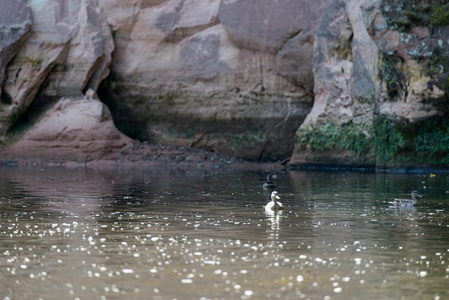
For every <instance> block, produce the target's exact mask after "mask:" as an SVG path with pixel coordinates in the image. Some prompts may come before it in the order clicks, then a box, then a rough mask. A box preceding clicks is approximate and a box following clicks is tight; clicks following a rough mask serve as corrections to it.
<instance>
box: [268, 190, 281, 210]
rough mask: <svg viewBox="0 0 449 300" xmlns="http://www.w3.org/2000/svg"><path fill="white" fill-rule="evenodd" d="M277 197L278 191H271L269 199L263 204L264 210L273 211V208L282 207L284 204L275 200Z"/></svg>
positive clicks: (278, 208)
mask: <svg viewBox="0 0 449 300" xmlns="http://www.w3.org/2000/svg"><path fill="white" fill-rule="evenodd" d="M279 199H281V197H279V195H278V192H276V191H273V192H272V193H271V201H270V202H268V203H267V205H265V210H266V211H273V210H280V209H284V205H282V203H281V202H279V201H277V200H279Z"/></svg>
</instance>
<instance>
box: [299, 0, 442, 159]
mask: <svg viewBox="0 0 449 300" xmlns="http://www.w3.org/2000/svg"><path fill="white" fill-rule="evenodd" d="M418 2H423V3H414V4H412V3H408V2H407V1H352V0H346V1H342V0H340V1H335V2H334V3H333V6H331V7H330V8H329V10H328V11H327V12H326V13H325V14H324V17H323V19H322V21H321V25H320V29H319V31H318V33H317V38H316V46H315V48H314V54H313V57H314V65H313V70H314V75H315V88H314V92H315V102H314V106H313V109H312V111H311V112H310V114H309V115H308V116H307V118H306V120H305V122H304V123H303V124H302V125H301V128H300V129H299V130H298V133H297V141H298V142H297V145H296V149H295V153H294V155H293V157H292V160H291V162H292V163H293V164H301V163H316V162H322V163H339V164H341V163H343V164H346V163H349V164H354V163H360V164H366V163H368V164H379V163H386V162H392V161H394V160H396V161H398V160H399V161H400V160H401V159H403V160H409V159H410V158H416V155H419V153H417V152H420V151H421V150H422V149H423V148H425V147H420V143H421V142H420V137H424V136H426V135H431V134H430V133H429V134H428V133H427V132H424V130H423V128H419V127H420V126H422V125H423V123H426V120H429V119H430V118H438V116H440V117H441V116H445V115H447V112H448V111H447V94H446V92H447V91H448V87H449V86H448V85H447V83H446V82H448V81H446V78H447V75H448V72H447V67H449V64H448V63H449V61H445V59H442V58H444V57H445V55H446V54H444V53H442V51H441V49H440V48H441V47H443V43H444V42H443V39H442V38H443V37H444V36H446V34H447V28H448V25H449V14H448V16H447V20H446V21H445V22H446V23H444V24H440V25H439V26H435V25H436V24H432V25H433V26H430V24H428V25H429V26H428V27H426V26H423V25H422V24H425V21H424V20H420V21H417V23H418V24H417V25H413V24H412V23H410V22H409V21H410V20H407V24H408V26H407V28H403V29H402V30H399V28H398V24H397V23H398V22H399V21H398V18H399V19H401V20H404V19H403V18H406V17H407V16H408V17H410V16H416V15H415V13H416V11H415V10H418V11H419V10H420V8H419V6H420V5H424V4H425V3H426V2H429V1H418ZM429 5H430V2H429ZM432 5H433V6H432V8H429V11H428V12H427V14H428V16H430V17H432V14H434V13H435V11H437V10H438V9H441V5H440V4H435V3H434V4H432ZM408 9H409V10H408ZM398 12H401V14H402V15H401V14H399V15H398ZM424 14H425V13H424ZM423 17H425V16H423ZM402 22H405V21H402ZM427 22H428V23H429V20H428V21H427ZM430 22H431V21H430ZM444 40H445V39H444ZM440 44H441V45H440ZM442 54H443V55H442ZM429 66H430V69H432V68H433V69H435V68H436V69H438V70H439V71H437V72H434V71H433V72H431V71H430V70H429ZM444 103H446V104H444ZM436 123H438V124H440V123H441V122H439V121H436ZM445 134H447V133H445ZM424 139H427V140H428V142H429V143H434V141H430V140H429V137H424ZM435 142H437V141H435ZM424 146H425V145H424ZM420 149H421V150H420ZM439 151H441V149H440V150H439ZM433 154H436V153H433Z"/></svg>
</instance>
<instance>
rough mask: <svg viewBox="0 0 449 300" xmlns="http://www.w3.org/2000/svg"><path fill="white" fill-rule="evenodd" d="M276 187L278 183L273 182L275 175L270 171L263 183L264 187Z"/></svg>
mask: <svg viewBox="0 0 449 300" xmlns="http://www.w3.org/2000/svg"><path fill="white" fill-rule="evenodd" d="M275 187H276V183H274V182H273V176H272V175H271V174H270V173H268V175H267V180H266V182H265V183H264V184H263V188H264V189H274V188H275Z"/></svg>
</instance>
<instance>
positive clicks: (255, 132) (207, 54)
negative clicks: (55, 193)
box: [100, 0, 326, 160]
mask: <svg viewBox="0 0 449 300" xmlns="http://www.w3.org/2000/svg"><path fill="white" fill-rule="evenodd" d="M144 3H145V5H144ZM103 5H104V10H105V13H106V15H107V16H108V22H109V24H110V25H111V28H112V30H113V31H114V32H115V33H116V34H115V43H116V47H117V48H116V51H115V52H114V56H113V63H112V65H111V76H110V77H108V78H107V79H106V80H105V81H104V84H103V86H102V88H101V91H100V93H101V98H102V99H104V101H106V103H107V104H108V105H109V106H110V107H111V110H112V113H113V115H114V117H115V118H116V120H117V124H118V125H119V127H121V128H122V129H123V130H125V131H126V130H129V131H131V132H130V133H131V134H133V133H134V134H136V133H137V132H140V133H142V132H144V134H145V137H146V138H148V139H149V140H150V141H151V142H157V143H165V144H182V145H190V146H196V147H200V148H203V149H207V150H211V151H215V152H221V153H226V154H233V155H237V156H240V157H244V158H248V159H252V160H265V159H281V158H282V159H283V158H286V157H289V156H290V155H291V152H292V150H293V146H294V135H295V132H296V129H297V128H298V126H299V125H300V124H301V123H302V122H303V120H304V118H305V117H306V115H307V114H308V113H309V111H310V108H311V106H312V102H313V93H312V88H313V76H312V64H311V62H312V53H313V51H312V49H313V42H314V34H315V32H316V29H317V22H316V18H320V17H321V13H322V12H323V9H322V8H323V7H325V5H326V3H325V1H315V2H309V1H281V2H276V3H274V2H273V1H257V2H248V1H218V0H215V1H204V0H191V1H178V0H170V1H165V2H163V3H160V2H155V3H153V4H151V2H150V3H147V2H143V1H135V2H134V5H133V6H132V8H131V7H130V6H129V5H128V4H125V3H123V2H119V1H113V2H111V1H104V2H103ZM199 8H201V9H200V11H199V10H198V9H199ZM136 128H137V130H136Z"/></svg>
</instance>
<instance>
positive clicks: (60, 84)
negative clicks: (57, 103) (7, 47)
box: [0, 0, 114, 134]
mask: <svg viewBox="0 0 449 300" xmlns="http://www.w3.org/2000/svg"><path fill="white" fill-rule="evenodd" d="M22 2H24V3H28V5H26V4H23V6H21V7H17V8H16V9H17V11H19V10H18V9H21V10H23V11H24V12H23V13H21V15H26V12H30V15H31V19H26V20H24V21H23V23H22V24H25V25H26V24H29V25H31V26H30V28H29V30H28V32H27V36H26V38H24V40H23V41H22V44H21V46H20V48H18V49H16V50H17V51H16V53H14V58H13V59H12V60H11V62H10V63H9V64H8V65H7V68H6V69H5V71H4V80H3V82H1V83H2V86H3V89H2V95H1V96H2V103H1V105H2V110H1V112H0V115H1V116H0V120H1V122H0V133H1V134H4V133H5V132H6V130H8V128H9V127H10V126H11V124H12V123H13V122H14V121H15V120H16V119H17V118H18V117H20V116H21V115H23V114H24V113H25V112H26V111H27V110H28V108H29V107H30V105H31V103H32V102H33V101H35V99H36V98H37V97H44V98H51V97H54V98H60V97H63V96H74V97H78V96H80V95H82V94H83V93H84V92H85V91H87V90H88V89H89V88H90V89H93V90H95V91H96V89H97V88H98V85H99V84H100V82H101V80H103V79H104V78H105V77H106V76H107V75H108V72H109V68H108V67H109V64H110V62H111V53H112V51H113V49H114V44H113V40H112V35H111V32H110V28H109V26H108V25H107V23H106V22H105V20H104V18H103V15H102V12H101V10H100V7H99V6H98V1H95V0H90V1H89V0H77V1H38V0H31V1H19V2H18V3H22ZM8 3H12V2H11V1H9V2H8ZM1 9H2V11H3V9H4V7H3V6H2V8H1ZM12 11H14V10H12ZM17 20H20V18H17ZM30 20H31V21H30ZM9 36H11V33H10V34H9Z"/></svg>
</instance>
